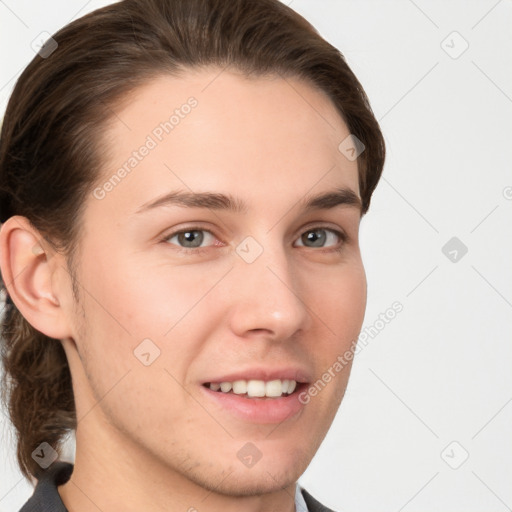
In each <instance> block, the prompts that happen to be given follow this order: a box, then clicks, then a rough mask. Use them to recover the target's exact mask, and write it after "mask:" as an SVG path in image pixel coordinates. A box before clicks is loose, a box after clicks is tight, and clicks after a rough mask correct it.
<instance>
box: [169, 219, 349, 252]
mask: <svg viewBox="0 0 512 512" xmlns="http://www.w3.org/2000/svg"><path fill="white" fill-rule="evenodd" d="M315 229H325V230H326V231H331V232H332V233H334V234H336V235H337V236H338V238H340V240H341V242H340V244H339V245H338V246H335V247H331V248H329V247H318V248H315V247H306V246H304V245H301V246H300V247H306V248H307V249H313V250H316V251H325V252H336V251H340V250H341V249H342V248H343V246H344V245H345V244H346V243H347V242H348V240H349V237H348V235H347V233H346V232H345V230H343V229H342V228H340V227H339V226H336V227H332V226H329V225H328V224H326V223H325V222H323V223H321V222H319V223H316V224H315V223H313V224H307V225H306V226H304V227H302V228H301V231H300V234H299V237H300V236H301V235H302V234H304V233H307V232H308V231H314V230H315ZM187 231H205V232H207V233H209V234H211V235H212V236H213V237H214V238H216V239H217V240H218V239H219V238H218V237H217V236H216V235H215V233H214V231H212V230H211V229H210V228H208V227H206V226H203V225H201V224H194V225H190V226H185V227H183V228H179V229H177V230H175V231H171V232H170V233H168V234H166V235H165V236H163V237H162V238H161V241H162V242H167V241H168V240H169V239H170V238H173V237H174V236H176V235H179V234H181V233H186V232H187ZM169 245H173V246H174V248H175V249H176V250H177V251H178V252H185V253H189V254H201V253H203V252H205V251H207V250H209V249H210V248H212V247H215V245H209V246H206V247H180V246H179V245H176V244H169ZM217 247H218V245H217Z"/></svg>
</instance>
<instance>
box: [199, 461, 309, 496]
mask: <svg viewBox="0 0 512 512" xmlns="http://www.w3.org/2000/svg"><path fill="white" fill-rule="evenodd" d="M301 474H302V472H301V473H298V472H297V469H296V468H287V469H286V470H284V471H281V472H280V473H278V474H274V473H272V472H271V471H268V472H267V470H266V468H265V467H262V468H260V469H259V470H257V469H256V467H253V468H250V469H248V468H247V469H242V470H240V469H236V470H234V471H233V472H232V473H229V472H228V473H227V476H225V477H224V479H223V480H222V481H221V483H220V484H219V483H218V482H213V481H211V480H210V478H205V479H204V480H203V481H201V479H199V480H196V483H198V484H199V485H201V486H202V487H204V488H206V489H208V490H209V491H212V492H216V493H218V494H222V495H225V496H236V497H244V496H245V497H248V496H261V495H262V494H268V493H273V492H277V491H280V490H281V489H283V488H285V487H288V486H290V485H292V484H295V482H296V481H297V480H298V478H299V477H300V475H301ZM221 478H222V477H221Z"/></svg>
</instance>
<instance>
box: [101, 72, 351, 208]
mask: <svg viewBox="0 0 512 512" xmlns="http://www.w3.org/2000/svg"><path fill="white" fill-rule="evenodd" d="M347 136H349V131H348V128H347V126H346V125H345V123H344V122H343V120H342V118H341V116H340V115H339V113H338V112H337V110H336V108H335V106H334V104H333V103H332V102H331V100H330V99H329V98H328V97H327V96H326V95H325V94H324V93H323V92H321V91H319V90H317V89H315V88H313V87H312V86H311V85H310V84H308V83H307V82H304V81H302V80H300V79H298V78H293V77H281V76H266V77H256V78H254V77H251V78H247V77H245V76H243V75H241V74H239V73H236V72H233V71H227V70H224V71H223V70H222V69H217V68H210V69H202V70H190V71H188V72H186V73H185V74H183V75H182V76H180V77H173V76H170V75H164V76H159V77H157V78H154V79H152V80H151V81H149V82H148V83H146V84H145V85H143V86H142V87H139V88H138V89H136V90H135V91H133V92H132V93H131V94H130V95H129V96H127V97H126V98H125V99H124V101H123V102H122V103H121V104H120V105H119V106H118V107H117V109H116V111H115V113H114V115H113V117H112V122H111V123H110V125H109V127H108V130H107V132H106V136H105V143H106V147H107V148H108V152H107V153H108V158H107V159H106V162H105V165H104V169H103V170H102V176H101V180H100V181H99V182H98V184H99V186H100V187H103V185H107V186H106V187H103V189H105V190H106V194H105V198H104V199H103V200H102V201H101V208H110V209H111V210H112V214H114V212H115V213H121V212H122V213H123V214H124V215H128V214H131V213H133V212H134V211H135V210H136V209H137V207H138V206H140V205H141V204H143V203H145V202H147V201H150V200H151V199H152V198H155V197H157V196H159V195H161V194H162V193H163V192H166V191H168V192H170V191H172V190H175V189H180V190H189V191H198V192H202V191H229V193H230V194H232V195H234V196H237V197H243V198H244V203H247V205H248V207H249V209H250V208H251V205H254V207H257V208H260V207H261V201H262V200H263V201H268V200H269V199H273V200H274V201H277V202H285V203H287V202H290V201H297V200H299V199H301V197H302V196H303V195H304V194H306V193H311V194H313V193H317V192H321V191H322V190H330V189H332V188H333V187H341V186H348V187H350V188H351V189H352V190H353V191H354V192H355V193H356V194H357V195H359V187H358V175H357V162H356V161H349V160H348V159H347V158H345V156H344V155H343V154H342V153H341V152H340V151H339V149H338V146H339V145H340V143H341V142H342V141H343V140H344V139H345V138H346V137H347ZM107 182H108V183H110V185H108V183H107ZM93 202H94V201H93ZM93 206H96V207H99V204H98V201H96V204H95V205H93Z"/></svg>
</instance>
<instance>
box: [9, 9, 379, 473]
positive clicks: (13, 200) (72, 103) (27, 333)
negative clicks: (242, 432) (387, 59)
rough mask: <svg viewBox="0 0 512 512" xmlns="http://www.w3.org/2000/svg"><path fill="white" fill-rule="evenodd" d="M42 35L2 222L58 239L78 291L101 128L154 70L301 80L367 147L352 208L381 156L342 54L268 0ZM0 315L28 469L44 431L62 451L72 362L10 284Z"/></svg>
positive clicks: (140, 12) (157, 13)
mask: <svg viewBox="0 0 512 512" xmlns="http://www.w3.org/2000/svg"><path fill="white" fill-rule="evenodd" d="M53 39H54V40H55V41H56V43H57V45H58V47H57V48H56V49H54V47H55V45H53V47H52V45H51V44H48V45H46V46H45V48H43V50H41V51H40V52H39V53H40V54H39V55H36V56H35V57H34V59H33V60H32V61H31V62H30V64H29V65H28V66H27V68H26V69H25V70H24V72H23V73H22V75H21V76H20V78H19V80H18V82H17V83H16V86H15V88H14V91H13V93H12V95H11V98H10V100H9V103H8V106H7V110H6V114H5V118H4V122H3V126H2V131H1V136H0V222H5V221H6V220H7V219H8V218H9V217H11V216H13V215H21V216H24V217H26V218H27V219H28V220H29V221H30V223H31V225H33V226H34V227H35V228H36V229H37V230H38V231H39V232H40V233H41V235H42V236H43V237H44V238H45V239H46V241H47V242H48V243H49V244H50V245H51V246H52V247H53V248H55V250H58V251H62V253H63V254H64V255H65V256H66V259H67V262H68V268H69V269H70V274H71V276H72V278H73V289H74V292H75V298H78V295H79V294H78V287H77V286H76V282H75V280H74V275H75V274H74V270H73V269H74V265H75V259H74V256H75V253H76V252H77V248H78V242H79V236H78V235H79V232H80V222H81V218H82V213H83V205H84V202H85V198H86V196H87V194H89V193H90V192H91V190H92V188H93V187H94V185H95V183H96V182H97V180H98V179H100V178H101V176H100V174H99V173H100V170H101V163H102V155H104V154H105V153H104V151H106V150H107V148H105V147H103V146H102V142H104V141H102V130H105V128H106V126H107V122H108V121H109V119H111V118H112V116H113V115H114V114H113V111H114V110H115V106H116V105H118V103H119V102H120V101H122V99H123V98H126V94H127V93H128V92H129V91H132V90H134V89H135V88H136V87H137V86H139V85H142V84H143V83H145V82H147V81H148V80H149V79H150V78H152V77H156V76H158V75H162V74H171V75H175V76H179V75H180V73H181V71H186V70H187V69H190V68H197V67H201V66H210V65H215V66H218V67H220V68H224V67H227V66H230V67H231V68H232V69H235V70H239V71H241V72H243V73H244V74H246V75H247V76H251V75H253V76H258V75H260V76H261V75H264V74H280V75H282V76H293V77H298V78H302V79H304V80H307V81H309V83H310V84H312V86H313V87H315V88H317V89H319V90H320V91H323V92H324V93H326V94H327V96H328V97H329V98H330V99H331V100H332V102H333V103H334V105H335V107H336V108H337V110H338V111H339V113H340V115H341V116H342V118H343V120H344V121H345V123H346V124H347V126H348V128H349V130H350V132H351V133H352V134H354V135H356V137H357V138H358V139H360V140H361V141H362V142H363V143H364V145H365V147H366V149H365V151H364V152H363V153H362V154H361V155H360V156H359V158H358V171H359V186H360V192H361V198H362V205H363V208H362V215H363V214H364V213H366V211H367V210H368V208H369V205H370V198H371V195H372V193H373V191H374V189H375V187H376V185H377V183H378V181H379V178H380V175H381V172H382V168H383V165H384V156H385V146H384V140H383V137H382V134H381V131H380V129H379V125H378V123H377V121H376V119H375V117H374V115H373V112H372V110H371V107H370V104H369V101H368V98H367V96H366V94H365V92H364V90H363V88H362V86H361V84H360V83H359V81H358V80H357V78H356V77H355V75H354V74H353V73H352V71H351V70H350V68H349V67H348V65H347V63H346V62H345V59H344V57H343V55H342V54H341V53H340V52H339V51H338V50H337V49H336V48H334V47H333V46H332V45H330V44H329V43H328V42H326V41H325V40H324V39H323V38H322V37H321V36H320V35H319V33H318V32H317V31H316V30H315V29H314V28H313V27H312V26H311V25H310V24H309V23H308V22H307V21H306V20H305V19H304V18H303V17H301V16H300V15H298V14H297V13H296V12H294V11H293V10H292V9H290V8H289V7H287V6H286V5H284V4H282V3H281V2H280V1H279V0H124V1H121V2H119V3H115V4H113V5H109V6H107V7H104V8H101V9H98V10H96V11H94V12H92V13H90V14H88V15H86V16H84V17H82V18H80V19H78V20H76V21H74V22H72V23H71V24H69V25H67V26H66V27H64V28H63V29H61V30H60V31H58V32H57V33H56V34H54V35H53ZM52 49H54V51H53V53H51V51H52ZM45 52H46V53H45ZM340 142H341V141H340ZM2 285H3V286H4V287H5V285H4V284H2ZM1 329H2V330H1V334H2V362H3V365H4V368H5V372H4V376H3V382H2V388H3V389H2V400H3V402H4V404H5V406H6V408H7V410H8V412H9V414H10V418H11V421H12V423H13V425H14V427H15V430H16V436H17V461H18V464H19V467H20V469H21V472H22V474H23V475H24V476H25V477H26V478H28V479H31V477H32V476H34V477H36V478H38V476H39V475H40V473H41V468H40V467H39V465H38V464H37V462H36V461H35V460H34V459H33V458H32V455H31V454H32V452H33V451H34V450H35V449H36V448H37V447H38V446H39V445H40V444H41V443H42V442H47V443H49V444H50V445H51V446H52V447H53V448H54V449H56V450H57V451H58V452H59V450H60V449H61V448H62V441H63V438H64V437H65V435H66V434H68V433H69V432H70V431H72V430H74V429H75V428H76V411H75V402H74V397H73V390H72V386H71V375H70V371H69V366H68V364H67V359H66V355H65V352H64V349H63V347H62V344H61V342H60V341H59V340H57V339H53V338H49V337H47V336H45V335H44V334H42V333H41V332H39V331H37V330H36V329H35V328H33V327H32V326H31V325H30V324H29V323H28V322H27V321H26V320H25V318H24V317H23V316H22V315H21V313H20V312H19V311H18V310H17V308H16V307H15V305H14V304H13V302H12V300H10V299H9V298H8V301H7V302H6V306H5V312H4V318H3V321H2V326H1Z"/></svg>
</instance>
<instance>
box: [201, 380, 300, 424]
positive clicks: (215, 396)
mask: <svg viewBox="0 0 512 512" xmlns="http://www.w3.org/2000/svg"><path fill="white" fill-rule="evenodd" d="M307 387H308V383H307V382H298V381H295V380H291V379H273V380H268V381H264V380H256V379H250V380H234V381H223V382H205V383H203V384H202V386H201V388H202V389H203V390H204V394H205V397H206V398H207V400H209V401H211V402H212V403H213V405H214V407H216V408H217V409H218V410H219V412H220V413H221V414H229V415H231V416H234V417H236V418H237V419H239V420H243V421H245V422H250V423H258V424H275V423H282V422H284V421H287V420H290V421H292V420H294V419H297V418H298V417H299V416H300V413H301V412H302V411H303V409H304V406H305V404H304V403H302V402H301V401H300V400H299V395H300V393H301V392H302V391H304V390H305V389H307Z"/></svg>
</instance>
